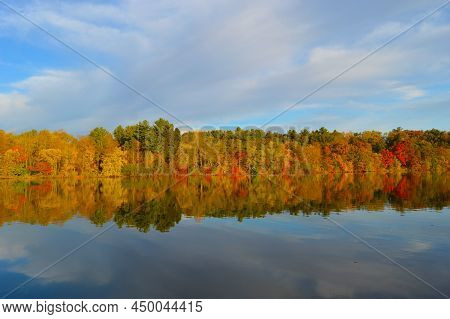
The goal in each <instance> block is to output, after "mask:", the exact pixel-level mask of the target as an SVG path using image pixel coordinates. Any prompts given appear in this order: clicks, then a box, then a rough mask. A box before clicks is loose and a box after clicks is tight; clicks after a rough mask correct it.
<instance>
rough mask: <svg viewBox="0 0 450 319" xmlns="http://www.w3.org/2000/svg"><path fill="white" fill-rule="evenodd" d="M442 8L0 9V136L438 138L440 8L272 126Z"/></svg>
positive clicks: (407, 1)
mask: <svg viewBox="0 0 450 319" xmlns="http://www.w3.org/2000/svg"><path fill="white" fill-rule="evenodd" d="M2 2H4V3H8V4H9V5H10V6H12V7H13V8H15V9H16V10H18V11H19V12H21V13H22V14H23V15H25V16H26V17H27V18H29V19H30V20H32V21H33V22H34V23H35V24H36V25H38V26H40V27H41V28H44V29H45V30H47V31H48V32H49V33H51V34H52V35H53V36H54V37H56V38H57V39H59V40H60V41H61V42H63V43H65V44H66V45H67V46H70V47H71V48H73V49H74V50H75V51H77V52H79V53H80V54H81V55H83V56H84V57H85V58H86V59H89V60H90V61H92V62H93V63H89V62H88V61H86V59H83V58H82V57H80V55H77V54H76V53H74V52H73V51H72V50H70V49H68V48H67V47H66V46H64V45H62V44H61V43H60V42H58V41H56V40H55V39H54V38H52V37H51V36H49V35H48V34H45V33H44V32H42V30H40V29H39V28H37V27H36V26H34V25H32V24H31V23H30V22H28V21H26V20H25V19H23V18H22V17H20V16H18V15H17V14H14V13H13V12H11V11H10V10H9V9H8V8H6V7H5V6H4V5H2ZM444 2H445V1H444V0H439V1H437V0H436V1H434V0H423V1H421V0H398V1H391V0H386V1H385V0H379V1H369V0H367V1H331V0H329V1H323V0H316V1H312V0H311V1H303V0H296V1H292V0H285V1H275V0H272V1H267V0H238V1H237V0H223V1H222V0H184V1H172V0H167V1H160V0H153V1H145V0H117V1H96V0H91V1H85V0H82V1H79V0H78V1H56V0H52V1H47V0H39V1H38V0H36V1H33V0H31V1H23V0H15V1H12V0H1V1H0V128H1V129H4V130H6V131H13V132H22V131H25V130H29V129H52V130H58V129H64V130H65V131H68V132H70V133H72V134H86V133H88V132H89V131H90V129H92V128H94V127H97V126H103V127H105V128H108V129H114V127H116V126H117V125H119V124H121V125H129V124H134V123H136V122H137V121H141V120H144V119H147V120H149V121H154V120H156V119H158V118H160V117H164V118H166V119H168V120H170V121H171V122H172V123H174V124H175V125H176V126H181V127H183V126H186V125H188V126H190V127H193V128H202V127H205V126H211V127H215V128H220V127H230V126H236V125H239V126H241V127H248V126H253V127H260V126H261V125H263V124H265V123H267V122H269V121H270V124H269V125H268V126H282V127H284V128H288V127H295V128H299V129H300V128H304V127H307V128H311V129H316V128H320V127H322V126H325V127H327V128H329V129H337V130H341V131H362V130H372V129H373V130H379V131H389V130H391V129H393V128H397V127H403V128H405V129H431V128H438V129H442V130H448V129H449V126H450V125H449V120H448V119H449V118H450V4H449V5H447V6H446V7H444V8H443V9H442V10H440V11H438V12H437V13H435V14H434V15H432V16H431V17H429V18H427V19H426V20H424V21H423V22H422V23H420V24H418V25H417V26H415V27H414V28H413V29H411V30H410V31H409V32H407V33H405V34H403V35H401V36H400V37H398V38H397V39H395V40H394V41H392V42H391V43H389V44H388V45H386V46H385V47H384V48H382V49H381V50H379V51H378V52H376V53H375V54H373V55H372V56H370V57H369V58H368V59H366V60H365V61H363V62H361V63H360V64H358V65H356V66H355V67H354V68H352V69H351V70H350V71H348V72H347V73H345V74H344V75H343V76H341V77H339V78H338V79H336V80H335V81H333V82H332V83H330V84H329V85H327V86H326V87H324V88H323V89H321V90H319V91H318V92H316V93H315V94H313V95H312V96H310V97H309V98H308V99H306V100H305V101H303V102H302V103H300V104H298V105H296V106H295V107H294V108H292V109H291V110H289V111H288V112H286V113H284V114H283V115H282V116H280V117H277V118H276V119H275V120H273V121H272V119H273V118H274V117H276V116H277V115H278V114H279V113H281V112H282V111H283V110H285V109H286V108H288V107H289V106H290V105H292V104H293V103H295V102H297V101H298V100H300V99H301V98H303V97H304V96H306V95H308V94H309V93H311V92H312V91H313V90H315V89H316V88H317V87H320V86H321V85H322V84H324V83H326V81H328V80H329V79H331V78H333V77H334V76H336V75H337V74H339V73H340V72H342V71H343V70H345V69H346V68H348V67H349V66H350V65H352V64H354V63H356V62H357V61H359V60H361V59H362V58H364V57H365V56H366V55H367V54H369V53H370V52H372V51H373V50H374V49H376V48H377V47H379V46H380V45H383V44H384V43H386V42H387V41H388V40H389V39H391V38H392V37H394V36H396V35H398V34H399V33H400V32H402V31H404V30H405V29H407V28H409V27H410V26H412V25H413V24H414V23H416V22H417V21H418V20H419V19H421V18H422V17H423V16H425V15H426V14H427V13H429V12H432V11H433V10H435V9H436V8H438V7H439V6H440V5H441V4H443V3H444ZM94 64H96V65H97V66H100V67H101V68H103V70H106V71H107V72H109V73H110V74H114V75H115V76H116V79H114V78H112V77H111V76H110V75H108V74H106V73H105V72H104V71H103V70H101V69H100V68H99V67H97V66H95V65H94ZM117 79H119V80H120V81H118V80H117ZM124 83H125V84H126V85H128V87H127V86H126V85H124ZM130 87H131V88H133V89H134V90H135V91H133V90H131V89H130ZM136 92H139V93H140V94H141V95H139V94H137V93H136ZM149 100H151V101H154V102H156V103H157V104H158V105H159V106H160V107H161V108H162V109H164V110H165V111H166V112H167V113H169V114H170V115H168V114H167V113H165V112H163V111H162V110H161V109H159V108H157V107H155V106H154V105H152V103H150V102H149ZM266 127H267V126H266Z"/></svg>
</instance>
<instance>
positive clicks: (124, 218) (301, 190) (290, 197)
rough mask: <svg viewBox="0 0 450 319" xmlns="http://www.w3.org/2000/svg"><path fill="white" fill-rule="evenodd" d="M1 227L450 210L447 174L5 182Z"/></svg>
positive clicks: (158, 224)
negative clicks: (78, 219)
mask: <svg viewBox="0 0 450 319" xmlns="http://www.w3.org/2000/svg"><path fill="white" fill-rule="evenodd" d="M0 192H1V196H0V225H2V224H4V223H10V222H23V223H29V224H39V225H48V224H51V223H64V222H66V221H67V220H70V219H71V218H73V217H74V216H81V217H84V218H87V219H89V220H90V221H91V222H92V223H94V224H95V225H98V226H102V225H103V224H104V223H106V222H108V221H109V220H114V222H115V223H117V224H118V225H119V227H122V226H128V227H134V228H137V229H138V230H140V231H144V232H147V231H149V230H150V229H151V228H154V229H156V230H159V231H169V230H170V229H171V228H172V227H175V225H176V224H177V223H178V222H179V221H180V220H181V218H182V216H188V217H195V218H196V219H197V220H199V221H200V220H201V219H202V218H205V217H235V218H237V219H238V220H239V221H242V220H243V219H244V218H248V217H250V218H252V217H264V216H265V215H267V214H274V213H281V212H289V213H291V214H300V213H301V214H323V215H327V214H329V213H330V212H339V211H345V210H348V209H354V208H356V209H365V210H369V211H379V210H383V209H384V208H385V206H386V204H389V205H390V206H392V207H393V208H394V209H395V210H398V211H404V210H412V209H422V208H433V209H436V210H441V209H442V208H443V207H445V206H446V205H448V202H449V199H450V186H449V184H448V183H447V177H446V176H396V177H389V176H379V175H364V176H355V175H342V176H338V177H337V176H310V177H304V178H298V179H292V178H274V177H271V178H270V180H268V179H267V178H256V179H247V178H242V179H232V178H223V177H222V178H219V177H189V178H180V179H173V178H168V177H166V178H161V177H159V178H153V179H124V180H122V179H102V180H66V179H60V180H43V181H40V182H35V181H34V182H18V181H11V180H3V181H0Z"/></svg>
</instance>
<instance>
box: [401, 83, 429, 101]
mask: <svg viewBox="0 0 450 319" xmlns="http://www.w3.org/2000/svg"><path fill="white" fill-rule="evenodd" d="M394 91H397V92H399V93H401V94H403V98H404V99H405V100H412V99H415V98H418V97H422V96H425V92H424V91H423V90H421V89H419V88H417V87H415V86H414V85H403V86H400V87H398V88H395V89H394Z"/></svg>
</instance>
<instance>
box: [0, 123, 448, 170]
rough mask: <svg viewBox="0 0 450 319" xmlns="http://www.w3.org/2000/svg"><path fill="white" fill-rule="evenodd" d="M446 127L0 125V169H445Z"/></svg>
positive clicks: (446, 162) (159, 124)
mask: <svg viewBox="0 0 450 319" xmlns="http://www.w3.org/2000/svg"><path fill="white" fill-rule="evenodd" d="M449 159H450V139H449V132H447V131H440V130H436V129H432V130H427V131H415V130H403V129H401V128H397V129H394V130H392V131H391V132H389V133H381V132H377V131H365V132H361V133H351V132H337V131H328V130H327V129H326V128H320V129H318V130H312V131H309V130H307V129H303V130H301V131H299V132H298V131H296V130H293V129H290V130H289V131H288V132H287V133H286V134H284V133H280V132H276V131H273V130H272V131H270V130H269V131H263V130H261V129H246V130H244V129H241V128H239V127H238V128H236V129H235V130H209V131H189V132H185V133H183V134H181V132H180V130H179V129H178V128H175V127H174V125H173V124H172V123H170V122H169V121H167V120H164V119H159V120H157V121H155V122H154V123H153V124H151V123H149V122H148V121H142V122H139V123H137V124H135V125H129V126H126V127H122V126H120V125H119V126H118V127H117V128H116V129H115V130H114V131H113V133H110V132H109V131H108V130H107V129H105V128H102V127H97V128H94V129H93V130H92V131H91V132H90V133H89V135H87V136H83V137H80V138H75V137H73V136H71V135H69V134H68V133H65V132H63V131H56V132H50V131H47V130H43V131H36V130H32V131H28V132H24V133H21V134H12V133H7V132H4V131H2V130H0V176H2V177H14V176H31V175H43V176H124V175H130V176H131V175H132V176H143V175H154V174H206V175H209V174H217V175H265V174H277V175H304V174H311V173H344V172H386V171H435V172H447V171H448V169H449Z"/></svg>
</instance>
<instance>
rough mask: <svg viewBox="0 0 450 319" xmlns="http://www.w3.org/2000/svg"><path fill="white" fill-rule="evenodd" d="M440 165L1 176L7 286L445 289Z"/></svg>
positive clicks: (446, 216)
mask: <svg viewBox="0 0 450 319" xmlns="http://www.w3.org/2000/svg"><path fill="white" fill-rule="evenodd" d="M449 203H450V185H449V182H448V178H447V176H434V177H433V176H422V177H417V176H409V177H408V176H393V177H387V176H374V175H366V176H351V175H348V176H347V175H346V176H341V177H332V176H325V177H308V178H298V179H292V178H282V179H281V178H271V181H268V180H267V179H265V178H259V179H254V180H247V179H230V178H217V177H212V178H192V177H191V178H188V179H186V178H185V179H170V178H151V179H145V180H144V179H139V180H126V179H124V180H120V179H105V180H82V181H79V180H43V181H41V182H18V181H11V180H3V181H0V294H1V296H4V295H5V294H7V293H8V292H10V291H11V290H12V289H14V288H15V287H17V286H18V285H20V284H21V283H23V282H25V281H27V280H28V279H30V278H32V277H33V276H34V275H35V274H37V273H39V272H40V271H41V270H42V269H44V268H45V267H47V266H48V265H49V264H52V263H53V262H55V261H56V260H58V259H60V258H61V257H62V256H64V255H65V254H67V252H69V251H71V250H72V249H73V248H75V247H77V246H79V245H80V244H82V243H83V242H85V241H86V240H88V239H89V238H91V237H92V236H94V235H96V234H98V233H99V232H102V231H105V232H104V233H103V234H101V235H100V236H99V237H97V238H96V239H95V240H93V241H91V242H90V243H89V244H87V245H86V246H84V247H83V248H81V249H79V250H78V251H76V252H75V253H73V254H72V255H70V256H68V257H67V258H66V259H64V260H63V261H61V262H60V263H58V264H57V265H55V266H54V267H52V268H50V269H49V270H48V271H46V272H44V273H42V274H41V275H40V276H39V277H38V278H36V279H34V280H33V281H31V282H30V283H28V284H26V285H25V286H23V287H22V288H20V289H19V290H17V291H15V292H14V293H13V294H11V295H9V298H63V297H64V298H72V297H73V298H103V297H105V298H125V297H128V298H222V297H227V298H388V297H389V298H412V297H423V298H440V297H442V296H441V295H439V293H437V292H436V291H435V290H433V289H432V288H430V287H429V286H427V285H425V284H424V283H423V282H421V281H419V280H417V279H416V278H414V277H413V276H412V275H411V274H409V273H407V272H406V271H404V270H403V269H401V268H400V267H398V266H397V265H395V264H393V263H392V262H391V261H389V260H388V259H387V258H385V257H383V256H382V255H380V254H379V253H377V252H376V251H374V250H373V249H371V248H369V247H368V246H367V245H365V244H363V243H362V242H361V241H359V240H358V239H356V238H355V237H354V236H352V235H350V234H349V233H348V232H346V231H344V230H343V229H342V228H341V227H339V226H337V225H336V224H335V223H334V222H332V221H330V218H331V219H332V220H333V221H335V222H337V223H339V224H340V225H342V227H344V228H346V229H348V230H349V231H351V232H353V233H354V234H356V235H357V236H360V237H361V238H362V239H363V240H365V241H366V242H367V243H369V244H370V245H373V246H374V247H376V248H377V249H379V250H380V251H382V252H383V253H384V254H386V255H387V256H389V257H390V258H392V259H393V260H395V261H396V262H398V263H400V264H401V265H403V266H404V267H406V268H408V269H409V270H411V271H412V272H413V273H414V274H416V275H417V276H419V277H420V278H422V279H423V280H425V281H427V282H428V283H429V284H431V285H432V286H434V287H435V288H437V289H438V290H440V291H441V292H443V293H444V294H447V295H450V210H449V208H448V207H449Z"/></svg>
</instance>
